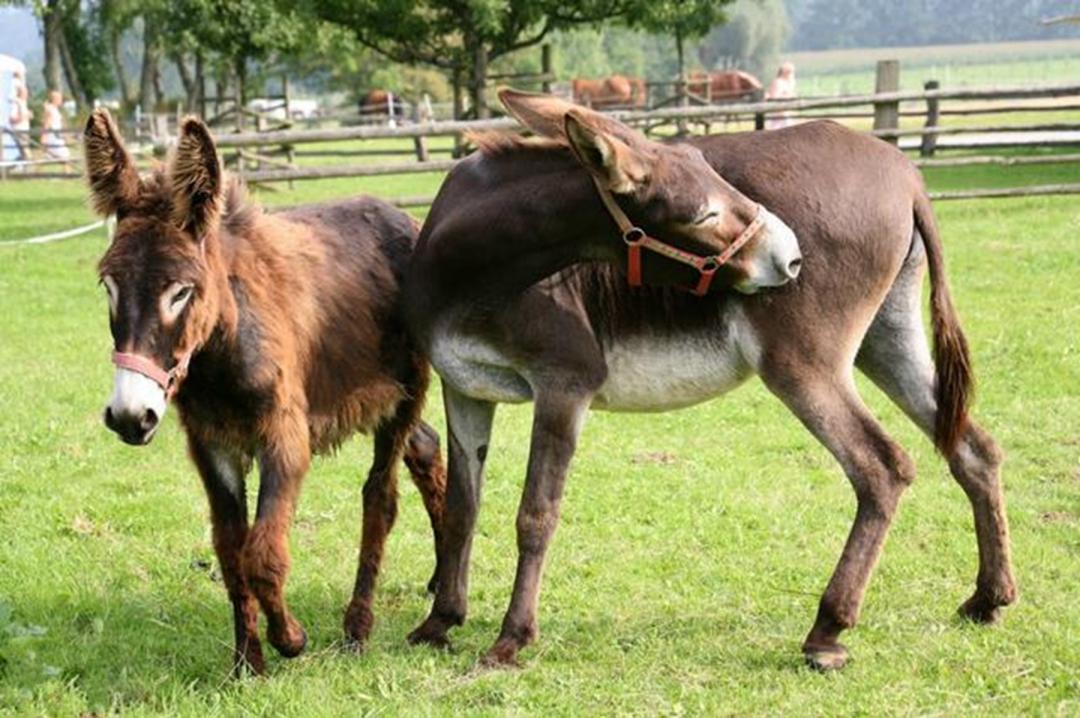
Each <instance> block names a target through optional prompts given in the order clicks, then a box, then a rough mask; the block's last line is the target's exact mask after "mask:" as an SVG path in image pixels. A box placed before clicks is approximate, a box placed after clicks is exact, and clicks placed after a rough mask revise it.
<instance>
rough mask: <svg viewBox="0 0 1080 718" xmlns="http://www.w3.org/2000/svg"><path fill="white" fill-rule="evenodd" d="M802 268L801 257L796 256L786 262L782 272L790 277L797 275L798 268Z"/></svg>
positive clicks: (793, 277)
mask: <svg viewBox="0 0 1080 718" xmlns="http://www.w3.org/2000/svg"><path fill="white" fill-rule="evenodd" d="M801 269H802V257H796V258H795V259H793V260H791V261H790V262H788V263H787V267H785V268H784V273H785V274H787V276H788V277H790V278H791V279H795V277H797V276H799V270H801Z"/></svg>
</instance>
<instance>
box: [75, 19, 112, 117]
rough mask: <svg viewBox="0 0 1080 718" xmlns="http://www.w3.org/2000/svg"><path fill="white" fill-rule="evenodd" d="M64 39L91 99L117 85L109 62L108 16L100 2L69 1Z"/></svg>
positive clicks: (80, 81) (80, 80)
mask: <svg viewBox="0 0 1080 718" xmlns="http://www.w3.org/2000/svg"><path fill="white" fill-rule="evenodd" d="M63 31H64V42H65V43H67V47H68V50H69V51H70V52H71V59H72V61H73V62H74V64H75V72H76V73H77V75H78V78H79V83H80V84H81V85H82V88H83V92H85V93H86V99H87V101H88V102H91V103H92V102H93V101H94V100H96V99H98V98H100V97H101V96H102V95H104V94H105V93H106V92H108V91H109V90H112V89H113V88H114V87H115V86H116V80H115V78H114V77H113V71H112V68H111V67H110V66H109V62H108V59H107V58H108V52H109V50H108V47H107V46H106V32H108V26H107V24H106V18H105V16H104V15H103V13H102V7H101V6H99V5H88V6H85V7H83V6H82V4H81V3H79V2H72V3H69V5H68V7H66V8H65V12H64V20H63Z"/></svg>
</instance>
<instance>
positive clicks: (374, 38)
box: [290, 0, 645, 117]
mask: <svg viewBox="0 0 1080 718" xmlns="http://www.w3.org/2000/svg"><path fill="white" fill-rule="evenodd" d="M644 2H645V0H313V1H312V2H300V1H299V0H292V3H290V5H291V6H293V7H297V8H300V7H305V8H309V9H310V11H311V12H313V13H314V14H315V16H316V17H318V18H320V19H322V20H324V21H326V22H331V23H335V24H338V25H341V26H343V27H345V28H347V29H349V30H350V31H351V32H352V33H353V35H354V36H355V37H356V39H357V41H359V42H360V43H361V44H362V45H364V46H366V47H369V48H371V49H373V50H375V51H376V52H378V53H380V54H382V55H383V56H385V57H388V58H390V59H391V60H394V61H395V62H401V63H405V64H409V65H414V64H426V65H432V66H434V67H437V68H440V69H442V70H444V71H446V72H447V73H448V74H449V75H450V76H451V78H452V80H453V83H454V86H455V94H457V93H458V92H460V91H461V89H462V88H463V87H465V86H467V88H468V93H469V97H470V99H471V100H472V107H473V113H474V114H475V115H476V116H477V117H486V116H487V115H488V108H487V101H486V99H485V89H486V86H487V71H488V65H489V64H490V63H491V62H492V61H494V60H495V59H497V58H499V57H502V56H504V55H507V54H509V53H512V52H514V51H516V50H520V49H522V48H526V47H530V46H532V45H535V44H537V43H539V42H540V41H542V40H543V39H544V38H545V37H547V36H548V34H549V33H551V32H552V31H553V30H557V29H559V28H567V27H572V26H574V25H582V24H589V23H597V22H600V21H602V20H605V19H609V18H619V17H623V16H626V15H627V14H628V13H629V12H630V11H631V10H634V9H639V8H640V7H641V6H642V5H643V4H644Z"/></svg>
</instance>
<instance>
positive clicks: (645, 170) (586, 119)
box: [563, 110, 653, 194]
mask: <svg viewBox="0 0 1080 718" xmlns="http://www.w3.org/2000/svg"><path fill="white" fill-rule="evenodd" d="M563 126H564V127H565V132H566V138H567V140H568V141H569V143H570V148H571V149H572V150H573V151H574V154H575V155H576V156H577V158H578V160H579V161H580V162H581V164H583V165H585V168H586V169H587V170H589V172H591V173H592V174H593V175H594V176H595V177H596V178H597V179H599V180H600V182H601V183H602V184H603V185H604V186H605V187H607V188H608V189H610V190H611V191H612V192H615V193H617V194H630V193H632V192H634V191H635V190H637V189H638V188H640V187H642V186H643V185H645V184H646V183H647V182H648V181H649V171H650V169H651V167H652V163H653V158H652V156H651V155H650V153H648V152H647V151H645V150H643V149H641V148H637V147H631V146H630V145H629V144H627V143H626V142H623V141H622V140H621V139H619V138H618V137H616V136H614V135H612V134H610V133H609V132H607V131H606V128H602V127H597V126H596V125H595V123H594V122H593V121H592V117H591V116H590V115H583V114H582V113H580V112H579V111H578V110H571V111H570V112H567V113H566V116H565V117H564V118H563Z"/></svg>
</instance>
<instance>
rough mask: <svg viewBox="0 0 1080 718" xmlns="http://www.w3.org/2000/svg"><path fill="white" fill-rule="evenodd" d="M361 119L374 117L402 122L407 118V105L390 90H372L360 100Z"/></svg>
mask: <svg viewBox="0 0 1080 718" xmlns="http://www.w3.org/2000/svg"><path fill="white" fill-rule="evenodd" d="M360 116H361V118H364V117H368V118H371V117H373V116H382V117H387V118H389V119H391V120H400V119H402V118H403V117H405V103H404V102H403V101H402V99H401V96H400V95H398V94H397V93H395V92H390V91H389V90H371V91H370V92H368V93H367V94H366V95H364V96H363V97H361V98H360Z"/></svg>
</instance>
